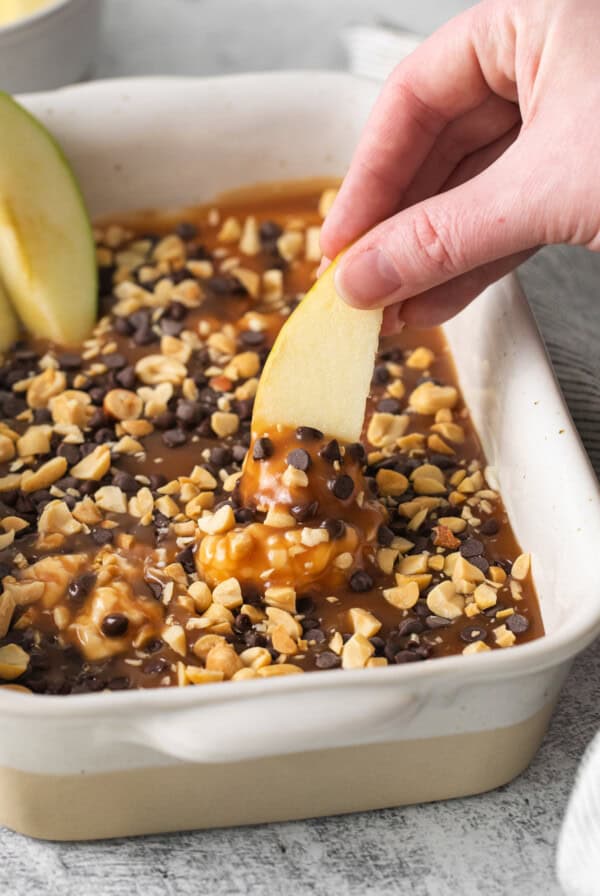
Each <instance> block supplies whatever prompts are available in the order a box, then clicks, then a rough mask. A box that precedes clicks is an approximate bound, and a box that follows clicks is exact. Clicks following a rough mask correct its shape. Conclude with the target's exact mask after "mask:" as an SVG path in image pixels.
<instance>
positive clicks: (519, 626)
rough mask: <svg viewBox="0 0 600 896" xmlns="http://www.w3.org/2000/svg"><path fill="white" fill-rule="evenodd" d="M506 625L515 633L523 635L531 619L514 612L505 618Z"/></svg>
mask: <svg viewBox="0 0 600 896" xmlns="http://www.w3.org/2000/svg"><path fill="white" fill-rule="evenodd" d="M505 625H506V627H507V629H509V631H511V632H512V633H513V634H514V635H522V634H523V632H526V631H527V629H528V628H529V619H527V617H526V616H522V615H521V613H513V614H512V616H508V618H507V619H505Z"/></svg>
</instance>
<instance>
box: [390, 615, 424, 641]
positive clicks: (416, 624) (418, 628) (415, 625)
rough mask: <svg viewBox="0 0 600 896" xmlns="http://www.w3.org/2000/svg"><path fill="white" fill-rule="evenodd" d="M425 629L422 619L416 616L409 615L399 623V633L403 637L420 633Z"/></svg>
mask: <svg viewBox="0 0 600 896" xmlns="http://www.w3.org/2000/svg"><path fill="white" fill-rule="evenodd" d="M424 630H425V627H424V625H423V623H422V622H421V620H420V619H416V618H415V617H414V616H407V617H406V619H403V620H402V622H400V623H399V624H398V629H397V631H398V635H399V636H400V637H401V638H404V637H406V635H420V634H421V633H422V632H423V631H424Z"/></svg>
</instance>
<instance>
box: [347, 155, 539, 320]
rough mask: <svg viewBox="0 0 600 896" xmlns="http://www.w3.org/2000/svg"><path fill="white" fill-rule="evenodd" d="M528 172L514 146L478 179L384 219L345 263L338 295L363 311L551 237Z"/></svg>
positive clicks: (356, 246)
mask: <svg viewBox="0 0 600 896" xmlns="http://www.w3.org/2000/svg"><path fill="white" fill-rule="evenodd" d="M530 177H531V168H530V166H529V165H525V164H524V163H523V161H520V159H519V156H518V155H517V154H516V153H513V152H511V150H509V151H507V152H506V153H505V154H504V155H503V156H501V157H500V159H498V160H497V161H496V162H494V164H493V165H491V166H490V167H489V168H487V169H486V170H485V171H483V172H482V173H481V174H479V175H478V176H477V177H474V178H472V179H471V180H469V181H467V182H466V183H464V184H461V185H460V186H458V187H455V188H454V189H452V190H448V191H447V192H445V193H441V194H438V195H437V196H433V197H431V198H430V199H426V200H425V201H423V202H420V203H417V204H416V205H413V206H411V207H410V208H407V209H404V210H403V211H401V212H399V213H398V214H397V215H394V216H393V217H392V218H389V219H388V220H387V221H383V222H382V223H381V224H379V225H377V227H375V228H374V229H373V230H371V231H369V233H367V234H365V236H363V237H362V238H361V239H360V240H358V241H357V242H356V243H355V244H354V245H353V246H352V247H351V248H350V249H348V251H347V252H346V254H345V255H344V256H343V258H342V259H341V260H340V263H339V267H338V270H337V271H336V281H335V282H336V289H337V291H338V293H339V294H340V295H341V296H342V298H344V299H345V300H346V301H347V302H348V303H349V304H350V305H354V306H356V307H358V308H370V307H377V306H383V305H390V304H392V303H393V302H402V301H404V300H405V299H408V298H410V297H411V296H415V295H418V294H419V293H423V292H426V291H427V290H430V289H432V288H433V287H435V286H438V285H439V284H441V283H446V282H447V281H449V280H453V279H454V278H455V277H459V276H461V275H462V274H465V273H467V272H468V271H472V270H474V269H475V268H479V267H481V266H482V265H486V264H488V263H490V262H493V261H495V260H497V259H499V258H504V257H506V256H509V255H514V254H515V253H517V252H522V251H524V250H527V249H532V248H533V247H535V246H539V245H540V244H542V243H544V242H546V240H545V239H544V230H545V227H544V217H545V216H544V212H543V209H544V208H545V203H544V201H543V200H542V197H541V195H540V194H539V193H538V194H536V192H535V189H534V188H532V185H531V183H527V184H526V183H525V180H526V178H530Z"/></svg>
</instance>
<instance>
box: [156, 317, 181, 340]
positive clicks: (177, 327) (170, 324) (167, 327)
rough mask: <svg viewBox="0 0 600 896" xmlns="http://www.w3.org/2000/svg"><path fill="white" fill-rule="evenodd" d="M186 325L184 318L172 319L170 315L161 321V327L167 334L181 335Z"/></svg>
mask: <svg viewBox="0 0 600 896" xmlns="http://www.w3.org/2000/svg"><path fill="white" fill-rule="evenodd" d="M184 327H185V324H184V322H183V321H182V320H170V318H168V317H163V318H162V320H161V322H160V328H161V330H162V332H163V333H164V334H165V335H166V336H179V334H180V333H181V331H182V330H183V329H184Z"/></svg>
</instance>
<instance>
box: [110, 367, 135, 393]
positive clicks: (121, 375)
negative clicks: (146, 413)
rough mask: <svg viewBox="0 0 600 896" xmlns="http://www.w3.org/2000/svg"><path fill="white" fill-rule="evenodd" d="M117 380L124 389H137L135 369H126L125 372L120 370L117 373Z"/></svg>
mask: <svg viewBox="0 0 600 896" xmlns="http://www.w3.org/2000/svg"><path fill="white" fill-rule="evenodd" d="M115 380H116V382H117V384H118V385H119V386H121V388H122V389H129V390H131V389H133V388H134V387H135V381H136V376H135V368H134V367H124V368H123V370H119V372H118V373H117V375H116V377H115Z"/></svg>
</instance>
